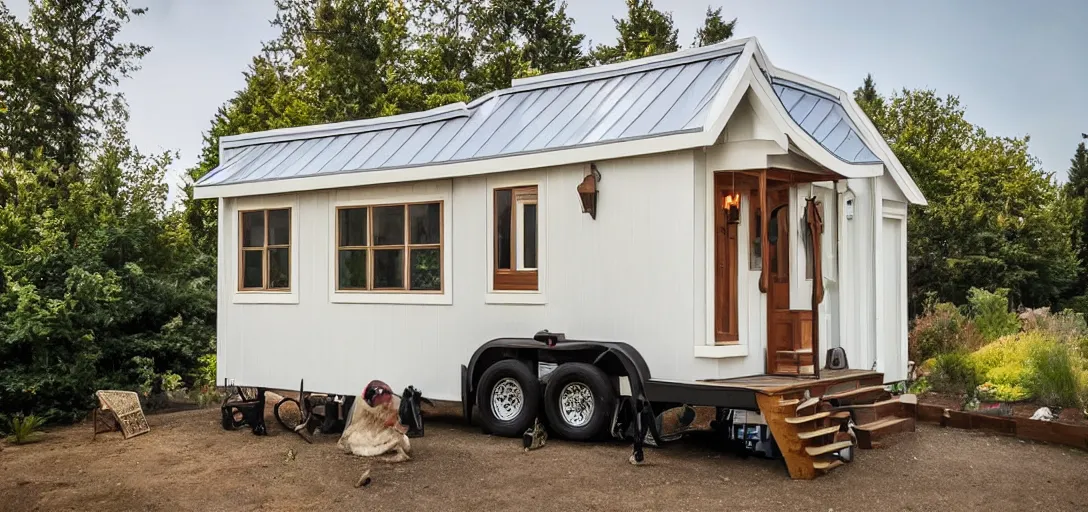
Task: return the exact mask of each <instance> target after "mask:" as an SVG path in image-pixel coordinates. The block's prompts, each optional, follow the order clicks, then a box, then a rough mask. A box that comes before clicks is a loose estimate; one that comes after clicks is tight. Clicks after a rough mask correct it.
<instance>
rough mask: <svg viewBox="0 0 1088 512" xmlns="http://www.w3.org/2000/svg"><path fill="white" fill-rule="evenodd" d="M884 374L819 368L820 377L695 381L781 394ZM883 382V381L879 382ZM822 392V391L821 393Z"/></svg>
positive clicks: (868, 381) (868, 380)
mask: <svg viewBox="0 0 1088 512" xmlns="http://www.w3.org/2000/svg"><path fill="white" fill-rule="evenodd" d="M883 376H884V374H882V373H880V372H875V371H871V370H850V369H846V370H820V378H819V379H817V378H814V377H811V376H793V375H750V376H747V377H734V378H731V379H706V380H700V381H697V382H699V383H702V384H707V385H712V386H725V387H735V388H743V389H750V390H752V391H756V392H758V393H762V394H765V395H782V394H787V393H790V392H796V391H804V390H806V389H808V390H812V389H814V388H819V389H821V391H822V390H826V389H828V388H831V387H834V386H835V385H836V384H842V383H846V382H855V381H862V384H877V383H878V382H875V381H876V380H877V379H882V378H883ZM879 383H881V384H882V383H883V382H879ZM821 394H823V393H821Z"/></svg>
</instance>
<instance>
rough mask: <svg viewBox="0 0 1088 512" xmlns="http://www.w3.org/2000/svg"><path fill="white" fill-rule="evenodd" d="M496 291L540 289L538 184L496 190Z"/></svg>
mask: <svg viewBox="0 0 1088 512" xmlns="http://www.w3.org/2000/svg"><path fill="white" fill-rule="evenodd" d="M494 208H495V248H494V250H495V258H494V262H495V263H494V265H495V268H494V280H493V283H494V289H495V290H523V291H524V290H538V289H539V284H538V275H539V273H538V271H537V268H538V265H539V259H540V255H539V253H538V252H539V251H538V246H539V233H538V229H537V228H538V225H539V219H538V217H537V215H538V212H539V210H538V208H537V188H536V185H533V186H527V187H511V188H497V189H495V204H494Z"/></svg>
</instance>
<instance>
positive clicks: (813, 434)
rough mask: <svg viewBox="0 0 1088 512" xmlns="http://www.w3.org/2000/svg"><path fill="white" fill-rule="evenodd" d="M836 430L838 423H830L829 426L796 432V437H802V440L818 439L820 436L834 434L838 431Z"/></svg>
mask: <svg viewBox="0 0 1088 512" xmlns="http://www.w3.org/2000/svg"><path fill="white" fill-rule="evenodd" d="M838 431H839V426H838V425H832V426H830V427H824V428H821V429H816V430H812V431H809V432H801V433H799V434H797V438H798V439H802V440H808V439H819V438H821V437H824V436H829V435H831V434H834V433H835V432H838Z"/></svg>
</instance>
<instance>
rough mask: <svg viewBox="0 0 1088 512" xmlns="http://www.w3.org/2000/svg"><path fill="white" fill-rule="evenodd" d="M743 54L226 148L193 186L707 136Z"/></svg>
mask: <svg viewBox="0 0 1088 512" xmlns="http://www.w3.org/2000/svg"><path fill="white" fill-rule="evenodd" d="M741 50H742V47H732V48H726V49H723V50H722V51H719V52H713V53H708V54H706V55H702V56H698V57H697V58H688V59H684V60H680V61H677V62H668V61H665V62H664V63H661V62H658V63H652V64H649V65H647V66H639V67H633V68H630V69H629V70H624V71H623V72H622V73H602V74H587V75H586V76H585V77H584V78H582V79H579V80H577V81H563V80H557V81H554V82H549V81H542V82H536V83H534V84H532V85H529V86H519V87H514V88H511V89H507V90H504V91H499V92H496V93H493V94H492V95H489V96H485V97H484V98H481V99H480V100H477V102H473V104H471V105H469V106H468V107H467V108H466V109H463V110H461V111H453V112H450V111H449V110H448V109H447V110H446V111H443V112H439V113H436V114H435V115H434V116H428V115H427V114H423V115H421V116H420V117H419V118H418V119H417V120H416V121H414V122H411V123H405V122H391V123H388V124H386V123H380V122H379V123H375V124H372V125H367V126H360V127H359V128H358V130H350V132H349V133H339V134H336V135H324V136H323V135H320V134H317V135H314V134H310V135H305V134H303V135H299V136H298V137H297V138H294V139H291V140H277V141H275V142H264V143H262V142H261V141H260V140H256V141H254V143H253V145H245V146H241V147H235V148H229V149H225V150H224V152H223V155H224V158H223V160H224V161H223V162H222V163H221V165H220V166H219V167H217V168H215V169H213V170H212V171H211V172H209V173H208V174H207V175H205V176H204V177H203V178H201V179H200V181H198V182H197V185H198V186H210V185H222V184H234V183H246V182H255V181H268V180H276V179H287V178H296V177H301V176H316V175H325V174H334V173H344V172H363V171H371V170H378V169H382V170H384V169H394V168H403V167H412V166H422V165H434V164H441V163H449V162H458V161H468V160H476V159H484V158H494V157H499V156H510V155H515V154H524V153H532V152H539V151H551V150H558V149H568V148H573V147H580V146H589V145H594V144H602V143H610V142H618V141H623V140H632V139H639V138H645V137H656V136H662V135H669V134H675V133H687V132H692V131H699V130H702V129H703V125H704V124H705V122H706V120H707V110H708V109H709V105H710V103H711V101H712V100H713V98H714V96H715V93H717V92H718V90H719V89H720V88H721V86H722V83H723V82H724V81H725V79H726V78H727V77H728V76H729V74H730V72H731V71H732V70H733V68H734V67H735V66H734V64H736V62H737V59H738V57H739V55H740V52H741Z"/></svg>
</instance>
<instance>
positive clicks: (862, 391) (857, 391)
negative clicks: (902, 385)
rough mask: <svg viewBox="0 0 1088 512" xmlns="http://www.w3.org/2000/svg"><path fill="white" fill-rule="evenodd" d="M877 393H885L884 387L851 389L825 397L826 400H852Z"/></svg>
mask: <svg viewBox="0 0 1088 512" xmlns="http://www.w3.org/2000/svg"><path fill="white" fill-rule="evenodd" d="M876 391H884V386H866V387H861V388H857V389H850V390H847V391H841V392H838V393H832V394H830V395H824V396H823V397H822V398H823V399H824V400H838V399H842V398H850V397H853V396H858V395H864V394H866V393H873V392H876Z"/></svg>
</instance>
